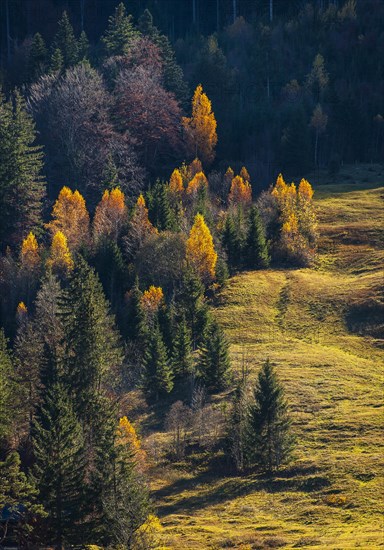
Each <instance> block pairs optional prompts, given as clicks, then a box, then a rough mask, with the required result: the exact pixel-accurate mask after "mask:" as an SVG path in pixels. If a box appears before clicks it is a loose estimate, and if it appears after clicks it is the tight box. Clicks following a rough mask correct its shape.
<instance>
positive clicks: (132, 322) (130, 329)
mask: <svg viewBox="0 0 384 550" xmlns="http://www.w3.org/2000/svg"><path fill="white" fill-rule="evenodd" d="M141 298H142V292H141V291H140V288H139V279H138V278H137V277H136V279H135V284H134V285H133V287H132V289H131V291H130V293H129V302H128V308H127V313H126V317H127V327H126V333H127V337H128V338H130V339H131V340H133V341H134V342H137V343H139V344H140V343H142V342H143V339H144V338H145V335H146V332H147V330H146V322H145V313H144V309H143V306H142V302H141Z"/></svg>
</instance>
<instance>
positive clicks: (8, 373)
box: [0, 330, 16, 506]
mask: <svg viewBox="0 0 384 550" xmlns="http://www.w3.org/2000/svg"><path fill="white" fill-rule="evenodd" d="M15 394H16V384H15V382H14V372H13V365H12V360H11V355H10V351H9V349H8V342H7V339H6V338H5V334H4V332H3V330H0V441H1V440H2V439H3V438H5V437H7V436H8V435H10V433H11V430H12V425H13V420H14V419H13V403H14V399H15ZM0 492H1V489H0ZM0 506H1V503H0Z"/></svg>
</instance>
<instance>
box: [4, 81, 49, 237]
mask: <svg viewBox="0 0 384 550" xmlns="http://www.w3.org/2000/svg"><path fill="white" fill-rule="evenodd" d="M35 138H36V133H35V124H34V122H33V120H32V117H31V116H30V115H29V114H28V112H27V110H26V106H25V101H24V99H23V97H22V96H21V94H20V93H19V92H18V91H15V92H14V93H13V95H12V98H11V99H10V100H9V101H5V100H4V98H3V97H2V96H1V95H0V242H1V246H2V247H5V246H6V245H7V244H10V245H15V244H17V245H18V244H20V243H21V240H22V238H23V237H25V236H26V235H27V233H28V232H29V231H34V232H35V233H36V234H38V233H39V232H40V231H41V228H42V219H41V210H42V200H43V197H44V195H45V182H44V179H43V177H42V176H41V171H42V167H43V162H42V158H43V153H42V150H41V147H40V146H37V145H34V142H35Z"/></svg>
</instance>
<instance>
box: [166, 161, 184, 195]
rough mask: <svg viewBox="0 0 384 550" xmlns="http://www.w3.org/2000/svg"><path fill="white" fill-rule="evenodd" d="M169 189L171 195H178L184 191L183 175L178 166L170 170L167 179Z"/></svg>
mask: <svg viewBox="0 0 384 550" xmlns="http://www.w3.org/2000/svg"><path fill="white" fill-rule="evenodd" d="M169 190H170V192H171V193H172V194H173V195H180V194H181V193H182V192H183V191H184V185H183V177H182V175H181V172H180V170H179V169H178V168H175V170H174V171H173V172H172V175H171V178H170V180H169Z"/></svg>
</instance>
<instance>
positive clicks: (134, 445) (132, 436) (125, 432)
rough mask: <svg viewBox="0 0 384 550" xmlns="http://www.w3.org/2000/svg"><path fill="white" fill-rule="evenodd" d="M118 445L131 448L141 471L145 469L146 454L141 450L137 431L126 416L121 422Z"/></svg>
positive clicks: (118, 430)
mask: <svg viewBox="0 0 384 550" xmlns="http://www.w3.org/2000/svg"><path fill="white" fill-rule="evenodd" d="M116 444H117V445H125V446H127V447H129V448H130V451H131V452H132V454H133V456H134V459H135V463H136V465H137V466H138V467H139V470H144V469H145V460H146V452H145V451H144V449H142V448H141V443H140V439H139V438H138V436H137V433H136V430H135V428H134V427H133V425H132V424H131V422H130V421H129V420H128V418H127V417H126V416H123V417H122V418H120V420H119V425H118V428H117V440H116Z"/></svg>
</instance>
